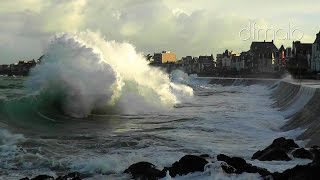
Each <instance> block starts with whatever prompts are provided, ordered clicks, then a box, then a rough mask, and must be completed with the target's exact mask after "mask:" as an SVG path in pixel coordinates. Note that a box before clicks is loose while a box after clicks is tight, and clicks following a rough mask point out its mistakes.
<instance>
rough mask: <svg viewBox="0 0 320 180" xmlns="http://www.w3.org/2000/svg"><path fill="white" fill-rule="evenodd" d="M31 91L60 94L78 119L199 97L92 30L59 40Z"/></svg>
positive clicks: (65, 109)
mask: <svg viewBox="0 0 320 180" xmlns="http://www.w3.org/2000/svg"><path fill="white" fill-rule="evenodd" d="M27 86H28V87H29V90H30V91H31V92H37V93H45V94H54V96H56V98H57V99H58V101H57V104H58V105H59V106H60V107H61V109H62V110H63V112H64V113H66V114H68V115H70V116H73V117H85V116H88V115H89V114H90V113H91V112H92V111H93V110H94V109H96V108H101V107H103V108H105V107H106V106H117V107H120V108H122V110H123V111H125V112H129V113H134V112H139V111H148V110H154V109H158V108H159V109H160V108H168V107H173V105H174V104H175V103H178V102H179V99H178V97H177V96H176V94H177V93H179V94H184V95H187V96H192V94H193V91H192V88H190V87H188V86H185V85H181V84H175V83H173V82H171V81H170V78H169V76H168V74H166V73H165V72H163V71H161V70H160V69H157V68H154V67H151V66H149V65H148V62H147V61H146V60H145V58H144V57H143V55H142V54H139V53H137V52H136V50H135V47H134V46H133V45H131V44H129V43H117V42H115V41H106V40H105V39H104V38H103V37H102V36H101V35H100V34H99V33H94V32H90V31H87V32H82V33H73V34H66V33H64V34H59V35H56V36H54V37H53V38H52V40H51V41H50V43H49V45H48V47H47V48H46V50H45V56H44V58H43V62H42V64H41V65H40V66H37V67H36V68H35V69H34V70H33V71H32V72H31V76H30V78H29V80H28V82H27Z"/></svg>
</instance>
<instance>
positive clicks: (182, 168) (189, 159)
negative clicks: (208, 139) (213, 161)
mask: <svg viewBox="0 0 320 180" xmlns="http://www.w3.org/2000/svg"><path fill="white" fill-rule="evenodd" d="M206 164H208V161H207V160H205V159H204V158H202V157H199V156H194V155H186V156H184V157H182V158H181V159H180V160H179V161H177V162H175V163H173V164H172V166H171V167H166V168H164V169H163V172H167V171H169V174H170V176H171V177H175V176H177V175H180V176H182V175H186V174H189V173H193V172H197V171H200V172H203V171H204V168H205V165H206Z"/></svg>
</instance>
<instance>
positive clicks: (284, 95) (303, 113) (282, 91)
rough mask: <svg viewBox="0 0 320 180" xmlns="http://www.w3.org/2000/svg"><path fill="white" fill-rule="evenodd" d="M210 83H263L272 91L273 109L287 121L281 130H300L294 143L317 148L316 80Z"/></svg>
mask: <svg viewBox="0 0 320 180" xmlns="http://www.w3.org/2000/svg"><path fill="white" fill-rule="evenodd" d="M210 83H211V84H221V85H224V86H229V85H253V84H263V85H266V86H268V88H270V89H271V90H272V93H271V98H272V99H273V100H274V104H273V107H274V108H277V109H278V110H279V111H280V112H281V113H282V114H283V116H284V117H285V118H286V119H287V120H288V121H287V122H286V124H285V125H284V126H283V127H281V130H283V131H289V130H293V129H297V128H300V129H303V130H304V132H303V133H302V134H301V135H299V136H298V137H297V139H298V140H307V142H308V143H307V147H311V146H314V145H320V81H313V80H303V81H301V82H300V81H293V80H276V79H255V78H249V79H235V78H211V79H210Z"/></svg>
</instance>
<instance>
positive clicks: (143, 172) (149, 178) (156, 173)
mask: <svg viewBox="0 0 320 180" xmlns="http://www.w3.org/2000/svg"><path fill="white" fill-rule="evenodd" d="M124 173H127V174H131V176H132V177H133V178H134V179H139V180H156V179H160V178H163V177H165V175H166V173H165V172H163V171H160V170H158V169H156V167H155V165H153V164H151V163H149V162H138V163H135V164H132V165H131V166H129V168H128V169H126V170H125V171H124Z"/></svg>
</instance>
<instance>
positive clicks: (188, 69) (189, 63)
mask: <svg viewBox="0 0 320 180" xmlns="http://www.w3.org/2000/svg"><path fill="white" fill-rule="evenodd" d="M181 67H182V69H183V71H184V72H185V73H188V74H194V73H197V72H198V64H197V58H194V57H192V56H186V57H182V58H181Z"/></svg>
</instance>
